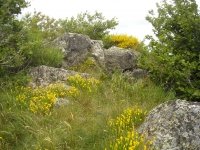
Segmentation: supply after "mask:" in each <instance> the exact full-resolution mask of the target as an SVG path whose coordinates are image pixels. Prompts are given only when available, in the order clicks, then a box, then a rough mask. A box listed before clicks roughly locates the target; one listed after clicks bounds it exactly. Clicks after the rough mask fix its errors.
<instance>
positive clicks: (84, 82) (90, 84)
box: [67, 74, 100, 93]
mask: <svg viewBox="0 0 200 150" xmlns="http://www.w3.org/2000/svg"><path fill="white" fill-rule="evenodd" d="M67 82H68V83H69V84H70V85H71V86H74V87H76V88H78V89H80V90H82V91H86V92H89V93H91V92H92V91H95V88H96V87H97V85H99V84H100V81H99V80H97V79H95V78H93V77H90V78H84V77H82V76H81V75H79V74H76V75H74V76H70V77H68V78H67Z"/></svg>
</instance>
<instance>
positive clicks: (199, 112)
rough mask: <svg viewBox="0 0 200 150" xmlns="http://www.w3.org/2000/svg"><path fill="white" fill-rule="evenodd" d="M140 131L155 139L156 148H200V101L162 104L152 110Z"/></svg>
mask: <svg viewBox="0 0 200 150" xmlns="http://www.w3.org/2000/svg"><path fill="white" fill-rule="evenodd" d="M140 132H141V133H143V134H145V135H146V137H147V139H150V140H152V141H153V147H152V149H154V150H200V103H199V102H188V101H184V100H176V101H170V102H166V103H164V104H161V105H159V106H158V107H156V108H155V109H153V110H152V111H151V112H150V114H149V115H148V117H147V118H146V121H145V122H144V124H143V125H142V126H141V128H140ZM153 139H154V140H153Z"/></svg>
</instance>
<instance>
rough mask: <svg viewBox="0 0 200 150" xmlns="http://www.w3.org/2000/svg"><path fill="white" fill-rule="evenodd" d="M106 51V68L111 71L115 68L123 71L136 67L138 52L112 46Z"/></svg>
mask: <svg viewBox="0 0 200 150" xmlns="http://www.w3.org/2000/svg"><path fill="white" fill-rule="evenodd" d="M104 52H105V56H104V62H105V68H106V69H107V70H108V71H109V72H113V71H115V70H119V71H122V72H123V71H126V70H133V69H134V68H135V67H136V62H137V58H138V52H134V51H133V50H129V49H123V48H119V47H111V48H110V49H108V50H105V51H104Z"/></svg>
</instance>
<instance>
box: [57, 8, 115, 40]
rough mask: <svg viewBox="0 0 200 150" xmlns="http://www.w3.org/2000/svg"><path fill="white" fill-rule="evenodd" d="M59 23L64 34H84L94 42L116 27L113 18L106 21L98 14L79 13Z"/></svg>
mask: <svg viewBox="0 0 200 150" xmlns="http://www.w3.org/2000/svg"><path fill="white" fill-rule="evenodd" d="M60 22H61V26H62V28H63V29H64V31H65V32H74V33H80V34H85V35H88V36H89V37H90V38H91V39H95V40H100V39H102V38H103V37H104V36H105V35H107V34H108V33H109V30H111V29H114V28H115V26H116V25H118V23H117V21H116V19H115V18H112V19H110V20H108V19H106V18H105V17H104V16H103V15H102V13H99V12H95V13H94V14H89V13H88V12H85V13H81V14H78V15H77V17H71V18H70V19H69V18H66V19H65V20H61V21H60Z"/></svg>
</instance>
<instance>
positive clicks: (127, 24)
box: [23, 0, 200, 40]
mask: <svg viewBox="0 0 200 150" xmlns="http://www.w3.org/2000/svg"><path fill="white" fill-rule="evenodd" d="M29 1H30V4H31V6H30V7H29V8H27V9H25V10H24V11H23V13H26V12H33V11H34V10H36V11H40V12H42V13H43V14H46V15H48V16H51V17H54V18H66V17H72V16H76V15H77V14H78V13H81V12H85V11H88V12H89V13H94V12H95V11H98V12H101V13H103V16H105V17H106V18H108V19H111V18H113V17H116V18H117V19H118V21H119V25H118V26H117V28H116V29H115V30H114V31H113V32H114V33H120V34H121V33H125V34H128V35H133V36H136V37H138V38H139V39H140V40H143V38H144V36H145V35H147V34H151V33H152V27H151V24H150V23H149V22H147V21H146V20H145V17H146V16H147V14H148V11H149V10H151V9H155V8H156V2H160V1H161V0H135V1H134V0H29ZM197 3H198V4H199V3H200V0H197Z"/></svg>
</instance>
